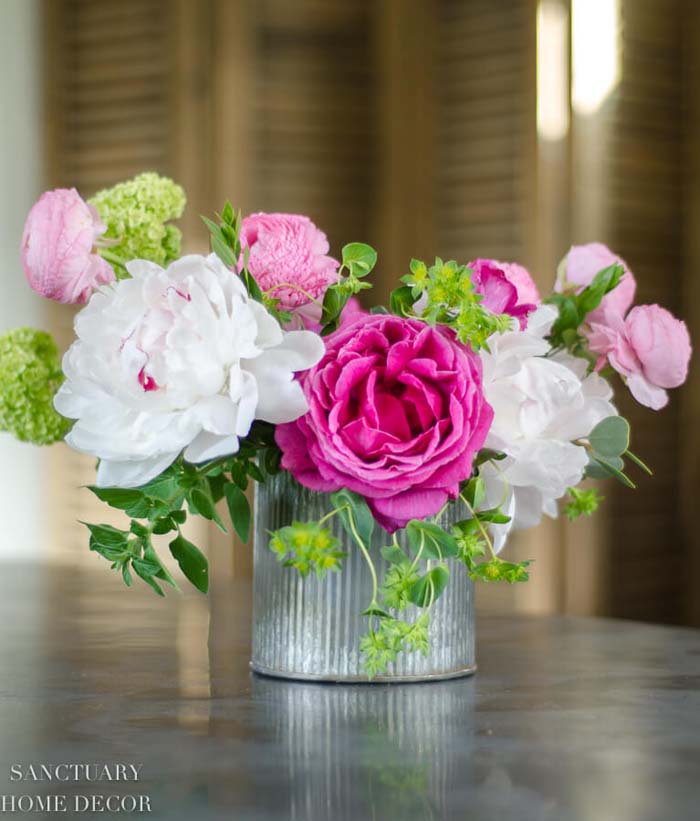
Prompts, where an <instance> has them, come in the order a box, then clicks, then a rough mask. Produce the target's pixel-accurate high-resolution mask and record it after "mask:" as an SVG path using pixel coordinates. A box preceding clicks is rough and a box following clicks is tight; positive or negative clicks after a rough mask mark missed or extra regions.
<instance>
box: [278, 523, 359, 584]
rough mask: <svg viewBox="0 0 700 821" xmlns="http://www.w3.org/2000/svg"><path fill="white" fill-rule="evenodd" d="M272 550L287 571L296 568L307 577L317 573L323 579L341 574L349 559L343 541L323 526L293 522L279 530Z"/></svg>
mask: <svg viewBox="0 0 700 821" xmlns="http://www.w3.org/2000/svg"><path fill="white" fill-rule="evenodd" d="M269 547H270V550H271V551H272V552H273V553H274V554H275V556H277V560H278V561H279V562H280V563H281V564H283V565H284V566H285V567H293V568H295V569H296V570H298V571H299V573H300V574H301V576H303V577H306V576H308V575H309V573H310V572H312V571H313V572H314V573H315V574H316V576H317V577H318V578H319V579H322V578H323V577H324V576H325V575H326V573H327V572H328V571H329V570H331V571H333V572H337V571H338V570H340V568H341V560H342V559H344V558H345V556H346V555H347V554H346V553H344V552H343V551H342V550H339V547H340V541H339V539H337V538H336V537H335V536H334V535H333V534H332V533H331V531H330V530H329V529H328V528H324V527H322V526H321V525H320V523H319V522H292V524H291V525H287V527H282V528H280V529H279V530H275V531H274V532H273V533H271V534H270V543H269Z"/></svg>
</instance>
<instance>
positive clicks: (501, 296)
mask: <svg viewBox="0 0 700 821" xmlns="http://www.w3.org/2000/svg"><path fill="white" fill-rule="evenodd" d="M469 267H470V268H471V269H472V282H473V283H474V288H475V290H476V291H477V292H478V293H480V294H483V296H484V300H483V302H482V303H481V304H482V305H483V306H484V307H485V308H488V309H489V310H490V311H493V312H494V313H496V314H510V315H511V316H513V317H515V318H516V319H518V320H519V322H520V327H521V328H526V327H527V317H528V314H529V313H531V312H532V311H534V310H535V308H536V307H537V304H538V303H539V301H540V295H539V293H538V291H537V286H536V285H535V283H534V282H533V280H532V277H531V276H530V274H529V272H528V271H527V269H525V268H523V267H522V265H517V264H516V263H514V262H505V263H504V262H498V261H497V260H495V259H475V260H474V261H473V262H470V263H469Z"/></svg>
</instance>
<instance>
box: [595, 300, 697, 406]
mask: <svg viewBox="0 0 700 821" xmlns="http://www.w3.org/2000/svg"><path fill="white" fill-rule="evenodd" d="M589 343H590V348H591V350H592V351H594V352H595V353H598V354H600V359H599V360H598V367H602V365H603V364H605V360H606V358H607V360H608V361H609V362H610V364H611V366H612V367H613V368H614V369H615V370H616V371H617V372H618V373H620V374H622V376H624V377H625V378H626V381H627V386H628V387H629V389H630V391H631V393H632V396H634V398H635V399H636V400H637V401H638V402H639V403H640V404H642V405H646V406H647V407H649V408H653V409H654V410H659V409H660V408H663V407H664V405H666V403H667V402H668V395H667V393H666V390H665V388H677V387H678V386H679V385H682V384H683V383H684V382H685V380H686V377H687V376H688V362H689V361H690V354H691V345H690V336H689V334H688V328H687V326H686V324H685V322H683V321H681V320H680V319H676V318H675V317H674V316H673V314H671V313H669V312H668V311H667V310H666V309H665V308H661V307H660V306H659V305H638V306H637V307H636V308H632V310H631V311H630V312H629V314H628V316H627V318H626V319H625V320H624V321H623V320H622V319H618V320H617V321H616V322H614V323H613V326H612V327H611V326H610V325H606V324H599V323H595V322H594V323H591V333H590V335H589Z"/></svg>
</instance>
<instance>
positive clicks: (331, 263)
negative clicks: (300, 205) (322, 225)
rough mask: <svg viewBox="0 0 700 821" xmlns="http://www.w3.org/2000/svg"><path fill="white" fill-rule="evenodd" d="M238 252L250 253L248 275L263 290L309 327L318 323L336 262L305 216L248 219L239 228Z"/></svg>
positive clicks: (322, 234) (284, 215) (325, 242)
mask: <svg viewBox="0 0 700 821" xmlns="http://www.w3.org/2000/svg"><path fill="white" fill-rule="evenodd" d="M240 238H241V247H242V248H249V249H250V256H249V258H248V270H249V271H250V273H251V274H252V275H253V277H254V278H255V280H256V281H257V283H258V285H259V286H260V288H261V289H262V290H263V291H267V292H268V293H269V295H270V296H271V297H274V298H276V299H279V300H280V303H279V307H280V308H281V309H282V310H285V311H293V312H294V313H295V314H298V315H299V318H300V319H301V320H302V321H303V322H304V324H308V323H309V322H314V321H316V322H318V320H319V319H320V316H321V308H320V304H319V303H320V302H321V301H322V300H323V295H324V294H325V292H326V289H327V288H328V286H329V285H332V284H333V283H334V282H336V281H337V279H338V267H339V264H340V263H339V262H338V260H336V259H333V257H329V256H328V250H329V249H328V239H327V238H326V235H325V234H324V233H323V231H320V230H319V229H318V228H317V227H316V226H315V225H314V224H313V222H311V220H310V219H309V218H308V217H303V216H300V215H298V214H262V213H261V214H251V215H250V216H248V217H245V218H244V219H243V222H242V224H241V235H240Z"/></svg>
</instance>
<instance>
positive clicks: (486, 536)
mask: <svg viewBox="0 0 700 821" xmlns="http://www.w3.org/2000/svg"><path fill="white" fill-rule="evenodd" d="M459 498H460V499H461V500H462V501H463V502H464V504H465V505H466V506H467V508H468V510H469V512H470V513H471V514H472V518H473V519H474V520H475V521H476V524H477V526H478V528H479V530H480V531H481V535H482V536H483V537H484V541H485V542H486V544H487V546H488V549H489V552H490V553H491V556H492V558H493V560H494V561H495V562H500V561H501V560H500V559H499V558H498V556H497V555H496V552H495V550H494V549H493V543H492V542H491V537H490V536H489V534H488V531H487V530H486V528H485V527H484V524H483V522H482V521H481V519H480V518H479V517H478V516H477V515H476V511H475V510H474V508H473V507H472V506H471V505H470V504H469V502H468V501H467V500H466V499H465V497H464V494H463V493H460V494H459Z"/></svg>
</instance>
